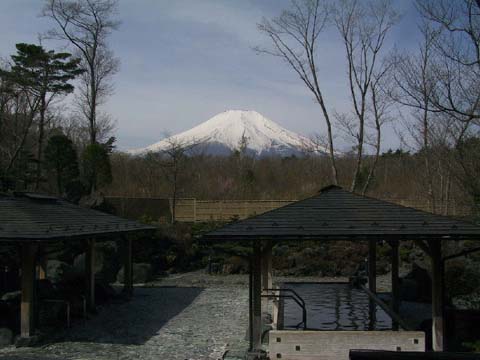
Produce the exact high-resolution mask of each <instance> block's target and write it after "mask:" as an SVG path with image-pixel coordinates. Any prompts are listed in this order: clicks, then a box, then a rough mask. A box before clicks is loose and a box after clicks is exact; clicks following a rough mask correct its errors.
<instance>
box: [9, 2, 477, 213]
mask: <svg viewBox="0 0 480 360" xmlns="http://www.w3.org/2000/svg"><path fill="white" fill-rule="evenodd" d="M414 3H415V7H416V9H417V11H418V14H419V19H420V21H419V24H418V34H419V36H418V39H419V41H418V43H417V44H416V46H414V47H412V48H411V49H413V50H408V51H407V50H402V49H398V48H395V47H394V46H393V45H392V43H391V41H392V40H391V38H390V33H391V31H392V29H394V28H395V26H397V25H398V23H399V21H400V18H401V16H402V14H401V13H399V12H398V11H397V10H396V8H395V6H396V2H395V1H388V0H368V1H358V0H338V1H333V2H330V1H323V0H297V1H292V3H291V5H290V7H289V8H287V9H285V10H283V11H282V12H281V14H280V15H279V16H278V17H275V18H271V19H266V18H265V19H262V20H261V21H260V23H259V24H258V31H259V33H260V34H263V35H264V36H265V39H266V41H267V43H268V44H269V46H262V47H257V48H255V51H256V52H257V53H259V54H262V55H266V56H273V58H272V61H283V62H284V63H285V69H286V71H292V72H293V73H294V74H296V76H298V78H299V82H300V83H302V84H304V85H305V86H306V88H307V89H308V90H309V92H310V94H311V96H312V97H313V99H314V100H315V103H316V104H318V114H319V115H318V123H319V128H320V124H321V123H322V122H323V124H324V126H325V129H326V132H325V134H324V135H322V136H319V135H317V136H312V139H313V140H314V143H315V144H317V145H318V146H319V147H322V148H326V149H327V154H326V155H325V156H314V155H312V154H311V152H310V151H309V150H311V149H305V156H304V157H289V158H275V157H271V158H253V157H251V156H249V155H248V154H247V153H245V152H244V151H243V150H242V144H241V143H240V144H239V146H238V150H237V151H235V152H234V153H232V154H231V156H227V157H213V156H206V155H202V154H198V153H197V154H196V155H193V156H192V155H189V154H188V151H186V150H187V148H188V147H189V146H190V144H172V148H171V149H170V151H165V152H162V153H159V154H148V155H147V156H143V157H133V156H130V155H127V154H124V153H121V152H117V151H115V148H114V143H115V137H114V133H113V131H114V126H113V122H112V119H111V118H110V116H109V115H108V114H107V113H105V112H104V111H103V108H102V105H103V104H105V102H106V101H107V100H108V97H109V96H111V95H112V94H113V85H112V84H113V83H112V78H113V76H114V75H115V74H116V73H117V72H118V71H119V63H120V61H119V59H118V58H116V57H115V56H114V54H113V52H112V50H111V48H110V47H109V45H108V38H109V35H110V34H111V33H112V31H115V30H116V29H117V28H118V26H119V25H120V23H119V21H118V19H117V13H118V3H117V1H116V0H100V1H89V0H45V1H44V3H43V10H42V15H43V16H44V18H45V21H49V22H50V24H51V30H50V31H48V32H47V33H46V34H42V36H43V38H44V39H49V41H50V42H49V44H51V43H52V42H51V41H55V42H54V43H58V48H59V49H60V48H61V49H66V52H63V51H62V52H58V51H57V50H53V49H46V48H44V47H43V45H42V44H41V43H39V44H17V45H16V49H17V52H16V53H15V54H12V55H11V56H10V57H9V58H4V59H2V60H1V62H0V187H1V189H0V190H1V191H11V190H17V191H26V190H27V191H42V192H48V193H54V194H58V195H61V196H66V197H68V198H69V199H71V200H73V201H78V200H79V199H80V197H82V196H84V195H88V194H92V193H95V192H97V191H101V192H102V193H104V194H108V195H120V196H145V197H169V198H177V197H196V198H199V199H299V198H303V197H306V196H309V195H312V194H314V193H315V192H316V191H318V190H319V189H320V188H321V187H322V186H324V185H327V184H331V183H336V184H339V185H342V186H344V187H346V188H348V189H350V190H352V191H355V192H358V193H363V194H367V195H371V196H380V197H387V198H388V197H395V198H417V199H420V200H423V201H425V202H426V203H428V205H429V207H430V209H431V211H434V212H437V213H449V211H448V206H449V204H450V202H451V201H455V202H457V203H461V204H466V205H468V206H471V208H472V210H473V211H475V213H478V210H479V207H480V137H479V129H480V128H479V125H480V1H478V0H457V1H450V0H416V1H414ZM326 31H334V32H336V33H337V35H338V39H339V41H341V43H342V48H343V51H344V56H345V59H346V64H347V68H346V69H342V71H339V70H338V69H331V71H332V72H338V73H343V74H345V78H344V79H343V81H345V82H346V83H347V84H348V86H347V89H348V94H347V95H348V96H349V98H350V105H351V107H350V108H347V109H344V110H343V112H339V111H337V110H336V109H334V108H333V107H332V104H330V103H328V101H327V99H328V97H327V96H326V95H325V93H326V92H327V90H328V89H326V88H325V85H324V82H323V81H322V80H323V78H322V72H321V71H319V68H320V67H321V66H320V64H322V65H323V60H324V55H323V54H324V52H323V49H324V44H323V40H324V37H323V34H324V33H325V32H326ZM34 36H35V34H32V37H34ZM72 92H73V93H74V94H75V100H74V102H73V104H71V106H68V107H66V106H65V102H66V98H67V95H68V94H71V93H72ZM65 109H67V110H65ZM387 124H388V126H393V127H394V128H395V129H397V135H398V136H399V138H401V143H402V148H401V149H398V150H397V149H393V150H391V151H385V150H384V149H386V148H388V146H387V145H386V144H385V139H384V137H382V136H383V133H384V130H385V127H386V126H387ZM166 125H167V126H168V124H159V128H160V127H165V126H166ZM339 138H342V140H344V141H347V142H348V143H349V144H350V145H351V149H352V150H351V151H350V152H349V153H339V151H338V145H337V144H338V143H339Z"/></svg>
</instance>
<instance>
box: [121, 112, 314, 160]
mask: <svg viewBox="0 0 480 360" xmlns="http://www.w3.org/2000/svg"><path fill="white" fill-rule="evenodd" d="M242 142H243V144H244V146H245V147H246V151H247V153H248V154H250V155H253V156H273V155H277V156H283V157H285V156H291V155H301V154H304V153H305V149H306V148H313V146H312V145H313V144H312V141H311V140H310V139H308V138H307V137H305V136H302V135H299V134H296V133H294V132H292V131H290V130H287V129H285V128H283V127H281V126H280V125H278V124H277V123H275V122H274V121H272V120H270V119H268V118H266V117H265V116H263V115H262V114H259V113H258V112H256V111H252V110H228V111H224V112H222V113H220V114H217V115H215V116H214V117H212V118H210V119H209V120H207V121H205V122H203V123H201V124H200V125H198V126H195V127H194V128H192V129H190V130H187V131H185V132H182V133H179V134H177V135H173V136H170V137H168V138H166V139H163V140H161V141H159V142H157V143H154V144H152V145H150V146H147V147H145V148H141V149H133V150H130V151H128V152H129V153H130V154H132V155H144V154H147V153H149V152H162V151H165V150H167V149H169V148H171V147H172V144H177V145H178V144H180V145H185V146H190V145H191V144H197V145H196V146H195V147H194V148H195V149H196V150H195V151H197V149H199V150H198V151H199V152H201V153H203V154H208V155H229V154H231V153H232V151H235V150H236V149H238V148H239V147H240V144H241V143H242Z"/></svg>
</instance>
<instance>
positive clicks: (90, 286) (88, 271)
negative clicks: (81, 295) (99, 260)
mask: <svg viewBox="0 0 480 360" xmlns="http://www.w3.org/2000/svg"><path fill="white" fill-rule="evenodd" d="M85 279H86V286H87V289H86V290H87V291H86V293H87V307H88V309H89V310H91V311H94V310H95V240H94V239H89V240H87V249H86V251H85Z"/></svg>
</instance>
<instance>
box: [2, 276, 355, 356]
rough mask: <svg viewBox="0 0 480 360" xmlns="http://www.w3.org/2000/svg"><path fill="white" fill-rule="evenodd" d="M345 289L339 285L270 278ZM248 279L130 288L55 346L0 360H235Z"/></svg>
mask: <svg viewBox="0 0 480 360" xmlns="http://www.w3.org/2000/svg"><path fill="white" fill-rule="evenodd" d="M275 280H276V281H278V282H283V281H319V280H322V281H345V280H346V279H342V278H318V277H302V278H280V277H279V278H275ZM247 328H248V276H247V275H228V276H221V275H217V276H211V275H207V274H205V273H204V272H203V271H197V272H191V273H186V274H177V275H171V276H169V277H167V278H165V279H161V280H159V281H155V282H152V283H150V284H145V285H144V286H143V287H136V289H135V295H134V298H133V299H132V300H131V301H130V302H126V303H122V304H111V305H109V306H105V307H103V308H101V309H99V314H98V315H96V316H94V317H92V318H91V319H89V320H88V321H87V323H86V324H79V323H77V324H76V325H74V327H73V328H72V329H69V330H68V331H66V332H65V333H64V334H63V337H62V340H61V341H56V342H52V343H51V344H49V345H45V346H42V347H36V348H20V349H16V348H15V347H13V346H10V347H7V348H4V349H0V360H60V359H62V360H127V359H128V360H130V359H131V360H177V359H178V360H185V359H188V360H204V359H206V360H207V359H210V360H213V359H221V358H222V355H223V354H224V353H225V352H226V351H227V355H228V358H229V359H233V358H235V359H237V358H238V359H240V358H241V356H242V354H244V352H245V350H246V349H247V347H248V343H247V341H246V330H247Z"/></svg>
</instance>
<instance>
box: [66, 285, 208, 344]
mask: <svg viewBox="0 0 480 360" xmlns="http://www.w3.org/2000/svg"><path fill="white" fill-rule="evenodd" d="M202 291H203V288H199V287H183V288H182V287H154V288H136V289H135V293H134V297H133V298H132V299H131V300H130V301H128V302H125V303H122V304H110V305H107V306H104V307H102V309H101V310H100V312H99V314H98V315H96V316H94V317H93V318H91V319H89V320H88V321H87V322H86V324H84V325H82V324H77V325H76V326H74V327H73V328H72V329H70V331H68V332H66V336H65V341H71V342H76V341H79V342H93V343H104V344H124V345H141V344H144V343H145V342H146V341H148V340H149V339H150V338H151V337H152V336H155V335H156V334H157V333H158V332H159V330H160V329H161V328H162V327H163V326H164V325H165V324H166V323H167V322H168V321H170V320H171V319H172V318H174V317H175V316H176V315H178V314H179V313H181V312H182V311H183V310H184V309H185V308H187V307H188V306H189V305H190V304H191V303H192V302H193V301H194V300H195V298H196V297H197V296H198V295H199V294H200V293H201V292H202Z"/></svg>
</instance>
